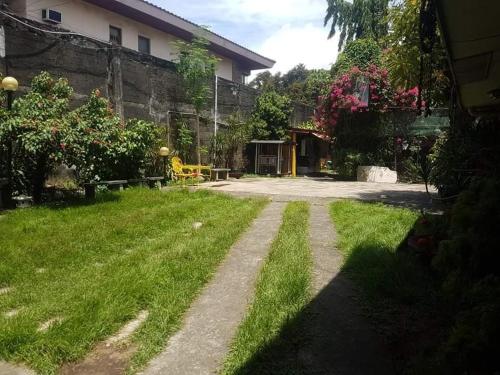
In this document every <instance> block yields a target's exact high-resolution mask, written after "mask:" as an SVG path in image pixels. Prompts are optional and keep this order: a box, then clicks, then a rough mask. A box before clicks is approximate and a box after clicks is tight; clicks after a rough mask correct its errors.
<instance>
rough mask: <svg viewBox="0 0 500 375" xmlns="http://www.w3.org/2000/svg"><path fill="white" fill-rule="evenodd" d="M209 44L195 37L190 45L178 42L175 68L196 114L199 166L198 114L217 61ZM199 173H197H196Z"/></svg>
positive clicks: (199, 160) (206, 99)
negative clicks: (211, 52)
mask: <svg viewBox="0 0 500 375" xmlns="http://www.w3.org/2000/svg"><path fill="white" fill-rule="evenodd" d="M209 44H210V42H209V41H208V40H207V39H205V38H203V37H202V36H197V37H195V38H194V39H193V41H192V42H191V43H186V42H183V41H178V42H177V43H176V47H177V48H178V50H179V55H178V57H177V61H176V66H177V72H178V73H179V75H180V76H181V78H182V82H183V84H184V89H185V91H186V99H187V100H188V101H189V102H190V103H191V104H192V105H193V107H194V110H195V113H196V156H197V159H198V160H197V162H198V165H201V147H200V146H201V145H200V114H201V111H202V110H203V109H204V108H205V107H206V106H207V104H208V100H209V98H210V95H211V92H212V84H213V83H212V80H213V78H214V76H215V67H216V65H217V62H218V60H219V59H217V57H215V56H213V55H212V54H210V52H209V51H208V46H209ZM198 172H199V171H198Z"/></svg>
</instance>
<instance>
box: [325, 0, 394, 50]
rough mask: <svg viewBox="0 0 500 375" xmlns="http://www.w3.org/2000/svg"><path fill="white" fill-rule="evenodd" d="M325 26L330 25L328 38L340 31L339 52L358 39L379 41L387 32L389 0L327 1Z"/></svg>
mask: <svg viewBox="0 0 500 375" xmlns="http://www.w3.org/2000/svg"><path fill="white" fill-rule="evenodd" d="M327 3H328V8H327V10H326V16H325V26H326V25H328V24H329V23H331V28H330V34H329V36H328V37H329V38H331V37H333V36H334V35H335V34H336V33H337V32H338V31H340V40H339V50H341V49H342V47H343V46H344V45H345V43H347V42H349V41H351V40H353V39H358V38H373V39H375V40H376V41H379V40H381V39H382V38H383V37H384V36H385V35H387V32H388V25H387V19H386V16H387V12H388V7H389V0H352V1H347V0H327Z"/></svg>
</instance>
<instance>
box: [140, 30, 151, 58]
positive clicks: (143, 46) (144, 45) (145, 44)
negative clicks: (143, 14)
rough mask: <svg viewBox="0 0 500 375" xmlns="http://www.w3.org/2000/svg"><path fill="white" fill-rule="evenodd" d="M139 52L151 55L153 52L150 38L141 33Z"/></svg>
mask: <svg viewBox="0 0 500 375" xmlns="http://www.w3.org/2000/svg"><path fill="white" fill-rule="evenodd" d="M139 52H142V53H145V54H148V55H150V54H151V41H150V40H149V38H146V37H143V36H140V35H139Z"/></svg>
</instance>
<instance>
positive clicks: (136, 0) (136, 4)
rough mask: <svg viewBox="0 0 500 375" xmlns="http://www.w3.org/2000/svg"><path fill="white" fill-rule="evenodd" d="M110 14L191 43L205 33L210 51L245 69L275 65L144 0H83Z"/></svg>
mask: <svg viewBox="0 0 500 375" xmlns="http://www.w3.org/2000/svg"><path fill="white" fill-rule="evenodd" d="M85 1H86V2H88V3H91V4H94V5H97V6H99V7H101V8H104V9H107V10H109V11H111V12H115V13H119V14H121V15H123V16H125V17H128V18H131V19H133V20H136V21H138V22H141V23H144V24H147V25H149V26H151V27H154V28H156V29H158V30H161V31H164V32H166V33H169V34H172V35H175V36H177V37H179V38H181V39H184V40H191V39H192V38H193V36H194V35H196V34H199V33H200V31H205V35H204V36H205V37H206V38H207V39H208V41H209V42H210V44H211V47H210V49H211V50H212V51H213V52H216V53H218V54H221V55H223V56H226V57H229V58H231V59H234V60H237V61H238V62H240V63H241V64H242V65H243V66H244V67H245V68H246V69H248V70H253V69H268V68H272V67H273V66H274V64H275V61H274V60H271V59H269V58H267V57H264V56H262V55H259V54H258V53H256V52H253V51H251V50H249V49H248V48H245V47H243V46H241V45H239V44H237V43H235V42H232V41H230V40H229V39H227V38H224V37H223V36H221V35H218V34H216V33H214V32H211V31H206V30H205V29H203V28H202V27H201V26H199V25H197V24H195V23H193V22H191V21H188V20H187V19H184V18H182V17H179V16H177V15H175V14H174V13H172V12H169V11H167V10H165V9H163V8H160V7H159V6H157V5H154V4H152V3H150V2H148V1H145V0H85Z"/></svg>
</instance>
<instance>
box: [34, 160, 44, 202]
mask: <svg viewBox="0 0 500 375" xmlns="http://www.w3.org/2000/svg"><path fill="white" fill-rule="evenodd" d="M46 165H47V164H46V161H45V158H44V157H39V158H38V163H37V164H36V170H35V171H34V175H33V180H32V184H33V186H32V189H33V191H32V194H33V202H34V203H35V204H40V203H42V193H43V185H44V184H45V178H46V171H45V170H46Z"/></svg>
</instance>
